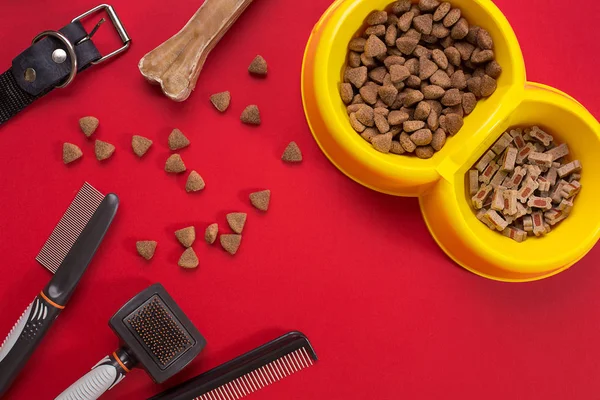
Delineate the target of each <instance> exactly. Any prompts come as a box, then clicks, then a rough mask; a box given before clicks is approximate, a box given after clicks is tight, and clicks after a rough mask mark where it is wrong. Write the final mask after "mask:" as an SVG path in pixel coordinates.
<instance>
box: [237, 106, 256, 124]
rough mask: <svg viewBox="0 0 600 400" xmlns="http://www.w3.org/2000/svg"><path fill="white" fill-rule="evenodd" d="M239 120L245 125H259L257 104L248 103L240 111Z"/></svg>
mask: <svg viewBox="0 0 600 400" xmlns="http://www.w3.org/2000/svg"><path fill="white" fill-rule="evenodd" d="M240 120H241V121H242V122H243V123H244V124H247V125H260V111H259V110H258V106H256V105H249V106H248V107H246V108H245V109H244V111H242V115H241V116H240Z"/></svg>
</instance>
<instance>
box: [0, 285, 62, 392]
mask: <svg viewBox="0 0 600 400" xmlns="http://www.w3.org/2000/svg"><path fill="white" fill-rule="evenodd" d="M57 306H58V305H57V304H56V303H54V302H52V301H49V300H48V298H47V296H46V295H45V294H44V293H43V292H41V293H40V294H38V295H37V297H36V298H35V299H34V300H33V302H32V303H31V304H30V305H29V307H27V309H26V310H25V312H24V313H23V314H22V315H21V318H19V320H18V321H17V323H16V324H15V325H14V327H13V328H12V329H11V331H10V332H9V333H8V336H7V337H6V339H4V342H3V343H2V347H0V397H2V395H3V394H4V393H6V391H7V390H8V388H9V387H10V385H11V384H12V382H13V381H14V380H15V378H16V377H17V375H18V374H19V372H20V371H21V370H22V369H23V367H24V366H25V364H26V363H27V360H29V357H31V354H32V353H33V351H34V350H35V349H36V347H37V346H38V344H39V343H40V342H41V341H42V339H43V338H44V334H45V333H46V331H47V330H48V329H50V327H51V326H52V323H53V322H54V320H55V319H56V317H58V314H59V313H60V311H61V309H62V307H61V306H58V307H57Z"/></svg>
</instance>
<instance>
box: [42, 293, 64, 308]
mask: <svg viewBox="0 0 600 400" xmlns="http://www.w3.org/2000/svg"><path fill="white" fill-rule="evenodd" d="M40 296H42V298H43V299H44V300H46V303H48V304H50V305H51V306H52V307H55V308H58V309H59V310H62V309H63V308H65V306H61V305H60V304H57V303H55V302H53V301H52V300H50V299H49V298H48V297H47V296H46V295H45V294H44V291H43V290H42V291H41V292H40Z"/></svg>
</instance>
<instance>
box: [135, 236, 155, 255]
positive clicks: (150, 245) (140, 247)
mask: <svg viewBox="0 0 600 400" xmlns="http://www.w3.org/2000/svg"><path fill="white" fill-rule="evenodd" d="M157 244H158V243H157V242H155V241H154V240H141V241H138V242H136V243H135V248H136V249H137V252H138V254H139V255H140V256H142V257H143V258H145V259H146V260H151V259H152V257H154V252H155V251H156V245H157Z"/></svg>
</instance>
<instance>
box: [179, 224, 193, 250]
mask: <svg viewBox="0 0 600 400" xmlns="http://www.w3.org/2000/svg"><path fill="white" fill-rule="evenodd" d="M175 237H176V238H177V240H178V241H179V243H181V244H182V245H183V246H184V247H191V246H192V245H193V244H194V241H195V240H196V229H195V228H194V227H193V226H188V227H187V228H183V229H179V230H178V231H175Z"/></svg>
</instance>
